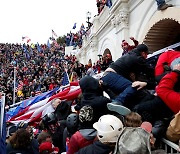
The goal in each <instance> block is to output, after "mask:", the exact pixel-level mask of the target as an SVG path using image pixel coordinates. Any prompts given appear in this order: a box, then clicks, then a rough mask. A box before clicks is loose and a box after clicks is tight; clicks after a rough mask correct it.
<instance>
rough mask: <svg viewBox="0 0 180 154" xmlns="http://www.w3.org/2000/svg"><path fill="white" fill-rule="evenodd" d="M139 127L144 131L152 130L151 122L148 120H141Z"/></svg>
mask: <svg viewBox="0 0 180 154" xmlns="http://www.w3.org/2000/svg"><path fill="white" fill-rule="evenodd" d="M141 128H143V129H144V130H145V131H147V132H149V133H151V131H152V124H151V123H150V122H147V121H145V122H143V123H142V124H141Z"/></svg>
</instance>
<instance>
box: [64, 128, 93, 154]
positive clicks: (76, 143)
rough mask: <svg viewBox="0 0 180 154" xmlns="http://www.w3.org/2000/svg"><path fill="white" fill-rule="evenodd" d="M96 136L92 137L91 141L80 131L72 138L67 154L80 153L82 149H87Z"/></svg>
mask: <svg viewBox="0 0 180 154" xmlns="http://www.w3.org/2000/svg"><path fill="white" fill-rule="evenodd" d="M95 137H96V135H95V136H91V137H90V138H89V139H87V137H86V138H85V137H84V136H83V135H82V134H81V133H80V132H79V131H77V132H76V133H75V134H73V136H71V138H70V141H69V145H68V151H67V154H74V153H76V152H78V151H79V150H80V149H81V148H83V147H86V146H88V145H90V144H92V143H93V141H94V139H95Z"/></svg>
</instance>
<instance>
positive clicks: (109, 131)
mask: <svg viewBox="0 0 180 154" xmlns="http://www.w3.org/2000/svg"><path fill="white" fill-rule="evenodd" d="M93 127H94V128H95V129H96V130H97V136H98V139H99V140H100V141H101V142H102V143H105V142H111V143H114V142H116V141H117V139H118V136H119V135H120V134H121V132H122V130H123V124H122V122H121V120H120V119H119V118H117V117H115V116H113V115H103V116H101V117H100V118H99V120H98V122H96V123H94V124H93Z"/></svg>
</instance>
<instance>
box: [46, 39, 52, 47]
mask: <svg viewBox="0 0 180 154" xmlns="http://www.w3.org/2000/svg"><path fill="white" fill-rule="evenodd" d="M47 46H48V48H49V49H50V48H51V44H50V43H49V39H48V41H47Z"/></svg>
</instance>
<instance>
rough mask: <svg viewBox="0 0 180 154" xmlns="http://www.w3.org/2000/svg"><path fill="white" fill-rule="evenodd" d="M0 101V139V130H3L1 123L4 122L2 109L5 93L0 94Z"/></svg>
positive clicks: (0, 134)
mask: <svg viewBox="0 0 180 154" xmlns="http://www.w3.org/2000/svg"><path fill="white" fill-rule="evenodd" d="M0 99H1V103H0V105H1V107H0V110H1V117H0V137H1V138H2V132H3V130H2V128H3V121H4V108H5V93H0Z"/></svg>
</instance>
